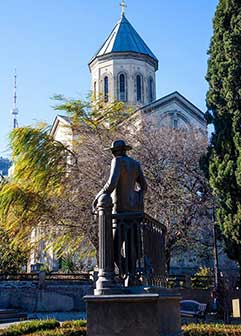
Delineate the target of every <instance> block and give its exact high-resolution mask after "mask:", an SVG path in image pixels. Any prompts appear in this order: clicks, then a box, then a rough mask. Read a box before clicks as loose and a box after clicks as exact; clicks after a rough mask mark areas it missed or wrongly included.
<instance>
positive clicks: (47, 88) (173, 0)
mask: <svg viewBox="0 0 241 336" xmlns="http://www.w3.org/2000/svg"><path fill="white" fill-rule="evenodd" d="M120 2H121V1H120V0H92V1H83V0H41V1H36V0H21V1H19V0H7V1H0V36H1V37H0V39H1V44H0V46H1V51H0V116H1V118H0V156H7V155H8V151H7V143H8V133H9V131H10V130H11V125H12V119H11V115H10V110H11V107H12V95H13V73H14V68H15V67H16V68H17V74H18V108H19V112H20V113H19V124H20V125H30V124H33V123H35V122H36V121H46V122H47V123H51V122H52V121H53V119H54V117H55V111H54V110H53V109H52V107H51V106H52V105H53V104H54V103H53V101H51V100H50V97H51V96H53V95H54V94H64V95H66V96H69V97H85V96H86V95H87V94H88V93H89V90H90V74H89V69H88V62H89V60H90V59H91V57H92V56H93V55H94V54H95V52H96V51H97V50H98V48H99V47H100V46H101V44H102V43H103V42H104V40H105V38H106V37H107V35H108V34H109V33H110V32H111V30H112V28H113V26H114V25H115V23H116V21H117V20H118V19H119V17H120V14H121V8H120V6H119V3H120ZM126 2H127V5H128V8H127V9H126V16H127V18H128V19H129V21H130V22H131V23H132V25H133V26H134V28H135V29H136V30H137V31H138V33H139V34H140V35H141V36H142V38H143V39H144V40H145V42H146V43H147V44H148V46H149V47H150V48H151V50H152V51H153V52H154V54H155V55H156V56H157V58H158V59H159V71H158V74H157V97H158V98H160V97H161V96H163V95H165V94H168V93H170V92H172V91H176V90H177V91H179V92H180V93H181V94H183V95H184V96H185V97H186V98H188V99H189V100H191V101H192V103H194V104H195V105H197V106H198V107H199V108H201V109H202V110H203V111H205V108H206V107H205V95H206V91H207V84H206V82H205V79H204V76H205V73H206V69H207V49H208V47H209V43H210V38H211V35H212V18H213V15H214V11H215V8H216V5H217V3H218V0H170V1H164V0H149V1H144V0H127V1H126Z"/></svg>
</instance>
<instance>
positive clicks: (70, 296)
mask: <svg viewBox="0 0 241 336" xmlns="http://www.w3.org/2000/svg"><path fill="white" fill-rule="evenodd" d="M92 292H93V289H92V282H91V281H78V282H77V281H76V282H75V281H48V282H45V283H40V282H39V281H1V282H0V309H6V308H16V309H20V310H24V311H26V312H70V311H85V303H84V301H83V297H84V296H85V295H87V294H92Z"/></svg>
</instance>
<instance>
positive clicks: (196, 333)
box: [182, 324, 241, 336]
mask: <svg viewBox="0 0 241 336" xmlns="http://www.w3.org/2000/svg"><path fill="white" fill-rule="evenodd" d="M182 330H183V336H240V335H241V326H240V325H222V324H189V325H187V326H183V328H182Z"/></svg>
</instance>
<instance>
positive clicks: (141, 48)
mask: <svg viewBox="0 0 241 336" xmlns="http://www.w3.org/2000/svg"><path fill="white" fill-rule="evenodd" d="M120 52H133V53H138V54H143V55H146V56H149V57H151V58H152V59H154V60H155V62H158V59H157V58H156V56H155V55H154V54H153V52H152V51H151V50H150V49H149V48H148V46H147V45H146V43H145V42H144V41H143V39H142V38H141V37H140V35H139V34H138V33H137V32H136V30H135V29H134V28H133V27H132V25H131V24H130V22H129V21H128V20H127V18H126V17H125V15H123V16H122V17H121V19H120V20H119V21H118V22H117V24H116V25H115V27H114V29H113V30H112V32H111V34H110V35H109V36H108V38H107V40H106V41H105V43H104V44H103V46H102V47H101V48H100V49H99V51H98V52H97V54H96V55H95V57H94V58H93V59H95V58H96V57H99V56H104V55H107V54H110V53H120ZM93 59H92V60H93ZM92 60H91V61H92Z"/></svg>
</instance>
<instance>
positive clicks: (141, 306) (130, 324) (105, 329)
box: [85, 291, 181, 336]
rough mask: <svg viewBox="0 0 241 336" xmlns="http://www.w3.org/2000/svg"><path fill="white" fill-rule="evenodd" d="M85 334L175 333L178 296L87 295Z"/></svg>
mask: <svg viewBox="0 0 241 336" xmlns="http://www.w3.org/2000/svg"><path fill="white" fill-rule="evenodd" d="M85 300H86V302H87V330H88V336H123V335H125V336H134V335H138V336H147V335H148V336H177V335H180V334H181V322H180V296H179V295H177V294H174V293H172V292H171V291H164V293H148V294H128V295H102V296H94V295H93V296H86V297H85Z"/></svg>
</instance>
